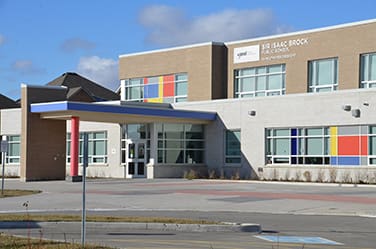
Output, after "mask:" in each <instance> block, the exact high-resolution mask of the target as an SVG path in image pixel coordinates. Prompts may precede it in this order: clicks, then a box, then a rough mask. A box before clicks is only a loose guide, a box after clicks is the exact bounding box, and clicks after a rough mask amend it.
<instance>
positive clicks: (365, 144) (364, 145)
mask: <svg viewBox="0 0 376 249" xmlns="http://www.w3.org/2000/svg"><path fill="white" fill-rule="evenodd" d="M360 141H361V147H360V148H361V151H360V154H361V155H362V156H368V137H367V136H361V137H360Z"/></svg>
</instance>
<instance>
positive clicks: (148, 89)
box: [144, 84, 159, 99]
mask: <svg viewBox="0 0 376 249" xmlns="http://www.w3.org/2000/svg"><path fill="white" fill-rule="evenodd" d="M158 97H159V96H158V84H148V85H145V86H144V98H145V99H151V98H158Z"/></svg>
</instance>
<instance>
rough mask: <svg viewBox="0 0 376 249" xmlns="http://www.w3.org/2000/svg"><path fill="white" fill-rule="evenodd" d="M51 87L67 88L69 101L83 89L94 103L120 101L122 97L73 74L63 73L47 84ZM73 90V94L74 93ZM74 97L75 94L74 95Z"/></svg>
mask: <svg viewBox="0 0 376 249" xmlns="http://www.w3.org/2000/svg"><path fill="white" fill-rule="evenodd" d="M47 85H49V86H66V87H67V88H68V91H67V99H68V100H69V99H70V97H71V96H72V93H73V92H76V91H77V90H78V89H82V90H83V91H84V92H86V93H87V94H88V95H89V96H90V97H91V98H92V100H93V101H106V100H119V99H120V96H119V95H118V94H116V93H115V92H113V91H111V90H109V89H107V88H105V87H103V86H100V85H98V84H97V83H95V82H93V81H91V80H89V79H87V78H85V77H83V76H81V75H79V74H77V73H72V72H66V73H63V74H62V75H61V76H60V77H58V78H56V79H54V80H53V81H51V82H49V83H47ZM72 90H73V92H72ZM73 95H74V94H73Z"/></svg>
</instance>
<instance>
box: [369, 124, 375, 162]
mask: <svg viewBox="0 0 376 249" xmlns="http://www.w3.org/2000/svg"><path fill="white" fill-rule="evenodd" d="M369 164H370V165H376V126H371V127H369Z"/></svg>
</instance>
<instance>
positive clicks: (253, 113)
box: [248, 110, 256, 116]
mask: <svg viewBox="0 0 376 249" xmlns="http://www.w3.org/2000/svg"><path fill="white" fill-rule="evenodd" d="M248 115H249V116H256V111H255V110H252V111H248Z"/></svg>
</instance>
